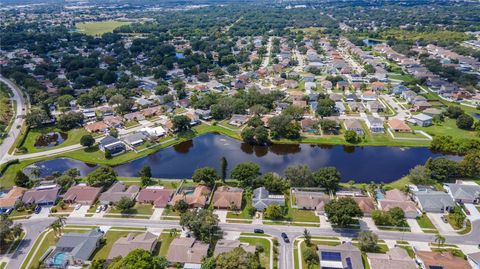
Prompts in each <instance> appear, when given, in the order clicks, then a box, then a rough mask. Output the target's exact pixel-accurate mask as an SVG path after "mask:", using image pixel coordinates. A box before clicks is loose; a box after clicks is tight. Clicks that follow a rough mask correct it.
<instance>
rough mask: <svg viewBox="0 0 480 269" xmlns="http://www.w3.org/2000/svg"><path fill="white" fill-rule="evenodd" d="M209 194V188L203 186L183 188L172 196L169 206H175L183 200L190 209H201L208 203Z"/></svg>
mask: <svg viewBox="0 0 480 269" xmlns="http://www.w3.org/2000/svg"><path fill="white" fill-rule="evenodd" d="M210 192H211V190H210V188H209V187H207V186H205V185H198V186H197V187H195V188H183V189H182V190H180V191H178V192H177V193H176V194H175V195H174V196H173V198H172V201H171V204H172V205H175V203H177V202H178V201H180V200H184V201H185V202H187V204H188V205H189V206H190V207H191V208H203V207H205V205H206V204H207V202H208V197H209V196H210Z"/></svg>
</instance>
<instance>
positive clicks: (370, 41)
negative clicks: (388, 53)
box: [363, 38, 382, 46]
mask: <svg viewBox="0 0 480 269" xmlns="http://www.w3.org/2000/svg"><path fill="white" fill-rule="evenodd" d="M381 43H382V41H378V40H373V39H368V38H365V39H364V40H363V44H365V45H366V46H375V45H378V44H381Z"/></svg>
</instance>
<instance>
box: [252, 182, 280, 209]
mask: <svg viewBox="0 0 480 269" xmlns="http://www.w3.org/2000/svg"><path fill="white" fill-rule="evenodd" d="M252 205H253V207H255V208H256V209H257V210H258V211H263V210H265V208H267V207H268V206H269V205H281V206H283V205H285V196H283V195H272V194H270V192H269V191H268V190H267V189H265V187H260V188H256V189H255V190H253V197H252Z"/></svg>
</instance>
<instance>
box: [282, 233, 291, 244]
mask: <svg viewBox="0 0 480 269" xmlns="http://www.w3.org/2000/svg"><path fill="white" fill-rule="evenodd" d="M282 238H283V242H285V243H290V239H288V235H287V234H286V233H282Z"/></svg>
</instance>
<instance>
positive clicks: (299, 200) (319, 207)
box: [292, 190, 330, 214]
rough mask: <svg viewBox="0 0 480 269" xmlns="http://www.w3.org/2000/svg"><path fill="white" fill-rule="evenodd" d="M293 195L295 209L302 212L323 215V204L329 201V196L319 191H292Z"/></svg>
mask: <svg viewBox="0 0 480 269" xmlns="http://www.w3.org/2000/svg"><path fill="white" fill-rule="evenodd" d="M292 193H293V194H294V195H295V205H294V206H295V207H297V208H299V209H304V210H315V211H316V212H318V213H320V214H323V213H324V212H325V211H324V209H325V204H327V203H328V202H329V201H330V196H329V195H328V194H326V193H324V192H321V191H308V190H306V191H301V190H293V191H292Z"/></svg>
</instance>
